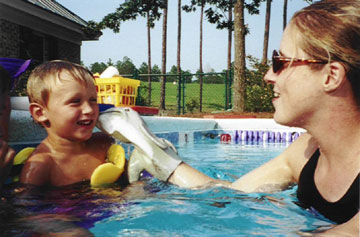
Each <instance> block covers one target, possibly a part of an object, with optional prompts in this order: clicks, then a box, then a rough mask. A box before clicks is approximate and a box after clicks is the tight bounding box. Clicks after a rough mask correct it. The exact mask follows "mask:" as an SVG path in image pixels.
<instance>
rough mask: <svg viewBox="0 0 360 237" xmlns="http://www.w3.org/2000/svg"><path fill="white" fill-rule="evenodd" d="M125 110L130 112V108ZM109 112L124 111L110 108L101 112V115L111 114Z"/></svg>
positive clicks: (119, 112)
mask: <svg viewBox="0 0 360 237" xmlns="http://www.w3.org/2000/svg"><path fill="white" fill-rule="evenodd" d="M124 111H126V112H129V111H130V109H128V108H125V109H124ZM109 113H118V114H122V113H123V112H121V111H119V110H114V109H109V110H105V111H102V112H100V115H102V114H109Z"/></svg>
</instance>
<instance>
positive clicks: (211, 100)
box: [141, 82, 225, 112]
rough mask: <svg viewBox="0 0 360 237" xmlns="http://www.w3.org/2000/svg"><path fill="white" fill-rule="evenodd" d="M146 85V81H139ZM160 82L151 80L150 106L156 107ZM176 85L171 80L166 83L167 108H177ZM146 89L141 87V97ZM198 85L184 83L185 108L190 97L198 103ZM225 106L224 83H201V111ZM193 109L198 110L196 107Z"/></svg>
mask: <svg viewBox="0 0 360 237" xmlns="http://www.w3.org/2000/svg"><path fill="white" fill-rule="evenodd" d="M141 85H142V86H143V85H146V86H147V82H141ZM160 85H161V84H160V82H152V83H151V87H152V95H151V106H153V107H158V106H159V104H160V95H161V88H160ZM177 88H178V85H177V84H173V83H171V82H168V83H166V92H165V106H166V109H167V110H174V111H176V110H177V93H178V92H177V90H178V89H177ZM145 90H147V88H146V89H143V92H142V94H143V97H147V92H146V93H145ZM199 96H200V85H199V84H198V83H189V84H186V85H185V110H186V104H187V103H189V102H191V100H192V99H194V100H195V101H197V102H198V103H199V101H200V100H199ZM224 106H225V85H224V84H203V105H202V108H203V109H202V111H203V112H211V111H219V110H223V109H224ZM194 111H198V108H196V109H195V110H194Z"/></svg>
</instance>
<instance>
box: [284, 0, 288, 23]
mask: <svg viewBox="0 0 360 237" xmlns="http://www.w3.org/2000/svg"><path fill="white" fill-rule="evenodd" d="M287 4H288V0H284V8H283V30H285V27H286V24H287Z"/></svg>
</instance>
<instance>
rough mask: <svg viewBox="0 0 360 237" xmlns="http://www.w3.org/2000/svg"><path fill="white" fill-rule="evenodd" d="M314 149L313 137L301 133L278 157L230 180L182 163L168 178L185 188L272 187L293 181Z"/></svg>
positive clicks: (247, 189)
mask: <svg viewBox="0 0 360 237" xmlns="http://www.w3.org/2000/svg"><path fill="white" fill-rule="evenodd" d="M316 149H317V144H316V142H315V141H314V139H313V138H312V137H311V136H310V135H309V134H303V135H302V136H301V137H299V138H298V139H297V140H296V141H295V142H293V143H292V144H291V145H290V146H289V147H288V148H287V149H286V150H285V151H284V152H283V153H282V154H280V155H279V156H278V157H276V158H274V159H272V160H271V161H269V162H267V163H265V164H263V165H262V166H260V167H258V168H256V169H254V170H253V171H250V172H249V173H248V174H245V175H244V176H242V177H241V178H239V179H238V180H237V181H235V182H234V183H229V182H227V181H221V180H215V179H212V178H210V177H208V176H206V175H205V174H203V173H201V172H199V171H198V170H196V169H194V168H192V167H191V166H189V165H187V164H185V163H182V164H181V165H180V166H179V167H178V168H177V169H176V170H175V172H174V173H173V174H172V176H171V177H170V178H169V182H170V183H173V184H176V185H178V186H180V187H185V188H196V187H204V186H210V185H214V184H218V185H224V186H227V187H229V188H233V189H237V190H240V191H243V192H255V191H274V190H278V189H279V188H284V187H285V186H287V185H288V184H290V183H292V182H297V181H298V179H299V176H300V172H301V170H302V168H303V166H304V165H305V163H306V161H307V160H308V159H309V158H310V157H311V155H312V154H313V153H314V152H315V150H316Z"/></svg>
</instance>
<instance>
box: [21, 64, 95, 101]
mask: <svg viewBox="0 0 360 237" xmlns="http://www.w3.org/2000/svg"><path fill="white" fill-rule="evenodd" d="M62 72H67V73H69V74H70V75H71V77H72V78H73V79H74V80H76V81H78V82H79V83H82V84H84V85H87V84H88V83H94V80H93V77H92V74H91V72H90V71H89V70H88V69H86V68H85V67H83V66H81V65H78V64H75V63H71V62H67V61H62V60H54V61H49V62H45V63H43V64H41V65H39V66H37V67H36V68H35V69H34V70H33V71H32V72H31V74H30V76H29V79H28V82H27V93H28V97H29V101H30V103H38V104H41V105H44V106H47V103H48V101H49V96H50V93H51V89H52V87H53V86H56V83H57V82H61V81H62V80H63V79H62V78H61V73H62Z"/></svg>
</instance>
